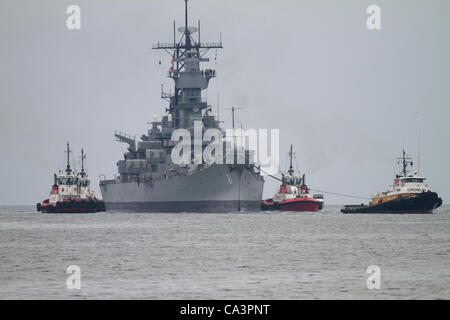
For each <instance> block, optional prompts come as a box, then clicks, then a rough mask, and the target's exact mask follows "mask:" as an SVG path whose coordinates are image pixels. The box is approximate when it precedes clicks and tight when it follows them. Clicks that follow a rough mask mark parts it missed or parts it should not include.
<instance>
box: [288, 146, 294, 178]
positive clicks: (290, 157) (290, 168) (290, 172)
mask: <svg viewBox="0 0 450 320" xmlns="http://www.w3.org/2000/svg"><path fill="white" fill-rule="evenodd" d="M294 154H295V153H294V152H292V144H291V148H290V150H289V152H288V155H289V160H290V162H289V170H288V172H289V174H290V175H292V174H293V173H294V169H293V168H292V157H293V155H294Z"/></svg>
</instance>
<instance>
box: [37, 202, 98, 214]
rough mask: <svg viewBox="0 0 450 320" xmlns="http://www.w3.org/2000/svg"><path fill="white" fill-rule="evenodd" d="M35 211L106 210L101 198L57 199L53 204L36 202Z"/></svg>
mask: <svg viewBox="0 0 450 320" xmlns="http://www.w3.org/2000/svg"><path fill="white" fill-rule="evenodd" d="M37 211H40V212H42V213H95V212H100V211H106V208H105V203H104V202H103V201H101V200H72V201H58V202H56V203H55V204H51V203H46V202H45V201H44V202H43V203H42V204H41V203H38V204H37Z"/></svg>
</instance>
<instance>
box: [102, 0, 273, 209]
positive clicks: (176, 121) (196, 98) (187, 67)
mask: <svg viewBox="0 0 450 320" xmlns="http://www.w3.org/2000/svg"><path fill="white" fill-rule="evenodd" d="M175 29H176V27H175V23H174V38H173V42H172V43H160V42H158V43H157V44H156V45H155V46H153V49H155V50H164V51H166V52H168V53H169V54H170V56H171V67H170V69H169V70H168V77H170V78H171V79H173V81H174V90H173V92H172V93H166V92H164V91H162V92H161V98H162V99H164V100H166V101H167V102H168V104H169V106H168V108H166V115H164V116H162V117H161V118H159V117H157V116H154V118H153V121H152V122H151V128H150V129H149V130H148V132H147V134H144V135H142V136H141V139H140V141H138V142H136V139H135V137H132V136H130V135H127V134H124V133H122V132H116V133H115V137H116V138H117V140H118V141H121V142H124V143H126V144H128V150H127V152H126V153H125V154H124V159H123V160H119V161H118V162H117V167H118V173H119V175H118V176H117V177H116V178H115V179H112V180H102V181H101V182H100V189H101V192H102V195H103V199H104V200H105V202H106V206H107V208H108V209H118V210H127V211H150V212H152V211H160V212H174V211H201V212H203V211H220V212H225V211H238V210H259V209H260V201H261V197H262V190H263V184H264V179H263V178H262V177H261V176H260V174H259V171H258V170H255V168H254V167H253V165H252V164H251V161H250V157H251V153H250V152H249V151H248V150H246V151H245V159H246V161H245V164H234V163H236V162H234V163H233V164H210V165H207V164H205V163H203V162H202V163H198V162H196V161H195V155H194V151H195V150H194V147H193V148H192V149H191V151H192V157H191V159H193V161H192V162H190V163H185V164H182V165H180V164H175V163H174V162H173V161H172V157H171V153H172V149H173V148H174V146H175V145H176V143H177V142H175V141H173V140H172V133H173V131H174V130H175V129H186V130H187V131H188V132H189V133H190V134H191V138H192V141H191V142H192V144H191V145H194V144H195V143H196V142H197V143H199V141H194V138H195V132H194V128H195V127H196V126H198V124H200V125H201V133H203V132H205V131H206V130H208V129H219V130H221V132H222V134H224V130H222V129H221V128H220V127H219V120H218V118H217V115H213V114H212V107H211V106H209V105H208V103H207V101H206V99H205V98H204V97H203V95H202V92H203V91H204V90H206V89H207V88H208V84H209V81H210V80H211V79H212V78H214V77H215V76H216V71H215V70H212V69H204V70H202V69H201V68H200V63H203V62H208V58H206V56H205V55H206V54H207V52H208V51H209V50H210V49H221V48H222V42H221V41H219V42H216V43H206V42H202V41H201V39H200V22H199V23H198V26H197V27H190V26H188V10H187V0H185V23H184V27H181V28H179V29H178V31H179V32H181V34H182V36H181V39H180V40H178V41H176V35H175ZM195 33H197V38H196V40H194V36H193V35H194V34H195ZM197 140H198V139H197ZM200 144H201V145H200V148H201V151H202V150H203V149H204V148H205V146H206V145H207V144H208V143H207V142H203V141H200ZM227 147H229V145H226V144H223V148H224V149H226V148H227ZM233 148H236V147H235V146H233ZM224 163H225V162H224Z"/></svg>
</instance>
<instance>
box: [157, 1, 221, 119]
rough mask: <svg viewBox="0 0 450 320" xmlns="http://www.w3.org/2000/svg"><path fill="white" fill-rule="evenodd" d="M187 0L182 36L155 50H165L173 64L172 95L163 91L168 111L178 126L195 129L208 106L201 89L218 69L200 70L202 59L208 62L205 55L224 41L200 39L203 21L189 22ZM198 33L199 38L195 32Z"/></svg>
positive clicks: (171, 71) (186, 2)
mask: <svg viewBox="0 0 450 320" xmlns="http://www.w3.org/2000/svg"><path fill="white" fill-rule="evenodd" d="M188 23H189V21H188V0H184V27H181V28H179V29H178V31H179V32H180V33H182V34H183V35H182V36H181V39H180V40H179V41H178V42H177V41H176V35H175V22H174V25H173V27H174V35H173V43H161V42H158V43H157V44H156V45H154V46H153V49H159V50H164V51H166V52H167V53H168V54H169V55H170V56H171V59H172V60H171V62H172V65H171V67H170V69H169V72H168V76H169V77H170V78H172V79H173V80H174V82H175V88H174V92H173V94H171V93H170V94H169V93H164V92H162V94H161V96H162V97H163V98H164V99H168V100H169V101H170V105H169V108H168V109H167V111H168V113H169V114H171V115H172V118H173V119H174V127H175V128H192V127H193V122H194V121H195V120H199V119H201V118H202V117H203V110H204V109H207V107H208V105H207V101H205V100H204V99H203V98H202V94H201V92H202V91H203V90H205V89H207V88H208V83H209V80H210V79H211V78H214V77H215V76H216V72H215V70H212V69H206V70H201V69H200V62H208V61H209V59H208V58H206V57H205V55H206V53H207V52H208V51H209V50H210V49H221V48H223V47H222V40H220V42H215V43H206V42H202V43H201V42H200V21H199V22H198V27H192V26H191V27H189V25H188ZM195 32H198V33H199V34H198V40H197V41H196V40H194V38H193V37H192V34H193V33H195Z"/></svg>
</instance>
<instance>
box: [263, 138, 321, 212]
mask: <svg viewBox="0 0 450 320" xmlns="http://www.w3.org/2000/svg"><path fill="white" fill-rule="evenodd" d="M292 155H293V153H292V145H291V150H290V152H289V156H290V166H289V170H288V172H287V173H286V174H282V179H281V185H280V189H279V190H278V192H277V193H276V194H275V196H274V197H273V198H272V199H267V200H263V202H262V205H261V209H262V210H281V211H318V210H320V209H322V206H323V196H322V195H315V196H314V197H313V196H311V195H310V194H309V189H308V186H307V185H306V183H305V175H302V176H301V175H300V173H299V172H295V171H294V170H293V169H292Z"/></svg>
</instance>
